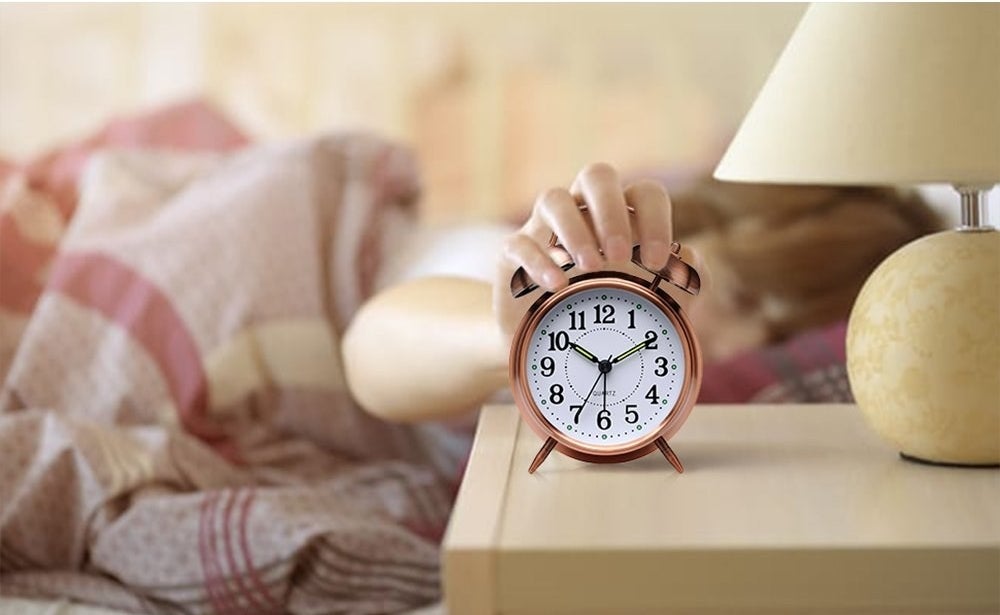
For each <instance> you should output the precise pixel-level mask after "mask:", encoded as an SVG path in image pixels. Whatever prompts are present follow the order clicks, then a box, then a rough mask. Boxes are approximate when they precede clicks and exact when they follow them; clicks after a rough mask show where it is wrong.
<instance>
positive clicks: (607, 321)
mask: <svg viewBox="0 0 1000 615" xmlns="http://www.w3.org/2000/svg"><path fill="white" fill-rule="evenodd" d="M594 322H595V323H597V324H599V325H613V324H615V306H613V305H610V304H607V303H605V304H601V305H595V306H594Z"/></svg>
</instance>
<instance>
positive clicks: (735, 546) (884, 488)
mask: <svg viewBox="0 0 1000 615" xmlns="http://www.w3.org/2000/svg"><path fill="white" fill-rule="evenodd" d="M671 445H672V446H673V448H674V450H675V451H676V452H677V454H678V455H679V456H680V458H681V460H682V461H683V462H684V466H685V469H686V472H685V473H684V474H683V475H678V474H676V473H675V472H674V471H673V469H672V468H671V467H670V466H669V465H668V464H667V462H666V460H665V459H663V457H662V456H659V455H648V456H646V457H645V458H643V459H640V460H636V461H633V462H630V463H626V464H620V465H590V464H585V463H582V462H579V461H576V460H573V459H569V458H567V457H564V456H562V455H560V454H558V453H553V454H552V455H551V456H550V457H549V459H548V460H547V461H546V462H545V464H544V465H543V466H542V467H541V468H540V469H539V470H538V472H537V473H536V474H534V475H529V474H528V473H527V468H528V465H529V463H530V462H531V459H532V457H533V456H534V454H535V453H536V452H537V450H538V448H539V447H540V446H541V442H540V440H539V439H538V438H537V437H536V436H535V435H534V434H533V433H532V432H531V430H530V429H529V428H528V427H527V426H526V425H524V424H523V423H522V422H521V420H520V417H519V416H518V414H517V411H516V409H515V408H513V407H512V406H492V407H486V408H484V409H483V413H482V415H481V417H480V424H479V428H478V430H477V434H476V442H475V445H474V448H473V453H472V458H471V460H470V463H469V467H468V470H467V472H466V475H465V478H464V480H463V483H462V488H461V491H460V492H459V496H458V501H457V504H456V508H455V512H454V515H453V517H452V521H451V525H450V526H449V529H448V534H447V536H446V538H445V554H444V564H445V578H444V582H445V597H446V602H447V604H448V607H449V609H450V612H451V613H456V614H462V615H465V614H470V615H472V614H474V613H492V612H502V613H558V612H565V613H586V612H591V613H627V612H647V613H652V612H664V611H666V610H667V609H670V612H682V613H687V612H692V613H694V612H697V613H708V612H761V613H764V612H772V613H773V612H781V611H783V610H784V611H787V612H801V611H802V610H803V609H810V612H893V613H896V612H899V613H905V612H948V613H958V612H985V613H996V612H998V610H1000V471H997V470H992V469H954V468H941V467H933V466H926V465H920V464H915V463H911V462H906V461H903V460H901V459H900V458H899V457H898V456H897V454H896V452H895V451H893V450H892V449H891V448H889V447H888V446H887V445H886V444H884V443H883V442H881V441H880V440H878V438H877V437H876V436H875V435H874V434H873V433H872V432H871V431H870V430H869V429H868V428H867V426H866V425H865V424H864V422H863V419H862V417H861V415H860V413H859V412H858V410H857V409H856V408H855V407H854V406H851V405H772V406H746V405H741V406H736V405H734V406H699V407H696V408H695V410H694V412H693V413H692V415H691V417H690V419H689V420H688V422H687V424H686V425H685V426H684V428H683V429H682V430H681V431H680V433H678V434H677V436H676V437H675V438H674V440H673V441H672V442H671Z"/></svg>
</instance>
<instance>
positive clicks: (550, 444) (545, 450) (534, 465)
mask: <svg viewBox="0 0 1000 615" xmlns="http://www.w3.org/2000/svg"><path fill="white" fill-rule="evenodd" d="M555 447H556V439H555V438H548V439H546V440H545V444H543V445H542V448H541V450H539V451H538V454H537V455H535V460H534V461H532V462H531V466H530V467H529V468H528V474H534V473H535V470H537V469H538V466H540V465H542V462H543V461H545V458H546V457H548V456H549V453H551V452H552V449H554V448H555Z"/></svg>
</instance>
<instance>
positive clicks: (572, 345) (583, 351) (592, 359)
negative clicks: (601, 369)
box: [569, 342, 600, 363]
mask: <svg viewBox="0 0 1000 615" xmlns="http://www.w3.org/2000/svg"><path fill="white" fill-rule="evenodd" d="M569 347H570V348H572V349H573V350H575V351H576V352H577V353H579V354H580V356H582V357H583V358H584V359H587V360H588V361H590V362H591V363H598V362H600V359H598V358H597V356H596V355H594V353H592V352H590V351H589V350H587V349H586V348H584V347H583V346H581V345H579V344H577V343H576V342H570V343H569Z"/></svg>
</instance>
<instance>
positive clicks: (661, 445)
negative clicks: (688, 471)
mask: <svg viewBox="0 0 1000 615" xmlns="http://www.w3.org/2000/svg"><path fill="white" fill-rule="evenodd" d="M656 448H658V449H660V452H661V453H663V456H664V457H666V458H667V461H669V462H670V465H672V466H674V469H675V470H677V472H678V473H679V474H683V473H684V466H682V465H681V460H680V458H678V457H677V453H675V452H674V449H672V448H670V445H669V444H667V441H666V440H664V439H663V438H657V439H656Z"/></svg>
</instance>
